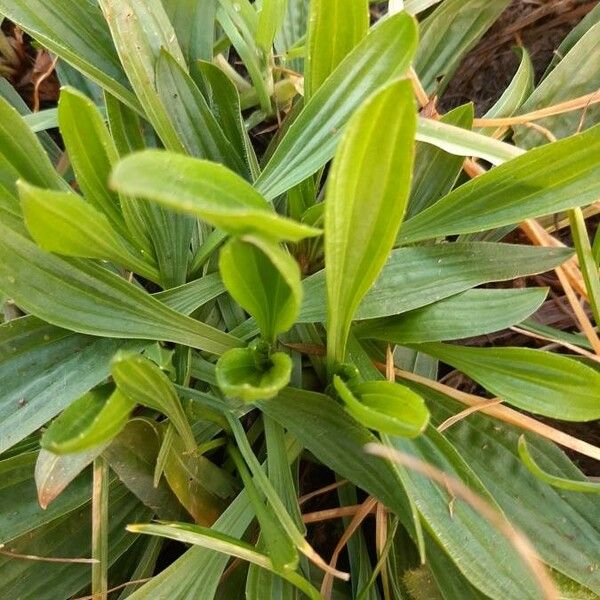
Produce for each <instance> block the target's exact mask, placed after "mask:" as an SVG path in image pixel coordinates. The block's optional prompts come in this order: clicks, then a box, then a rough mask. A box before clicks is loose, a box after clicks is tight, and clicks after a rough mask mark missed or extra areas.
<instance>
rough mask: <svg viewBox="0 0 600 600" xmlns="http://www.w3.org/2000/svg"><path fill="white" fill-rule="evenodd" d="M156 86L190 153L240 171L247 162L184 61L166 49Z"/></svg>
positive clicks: (157, 73) (160, 60)
mask: <svg viewBox="0 0 600 600" xmlns="http://www.w3.org/2000/svg"><path fill="white" fill-rule="evenodd" d="M156 88H157V92H158V95H159V96H160V98H161V101H162V103H163V104H164V105H165V106H169V113H170V118H171V122H172V123H173V127H174V128H175V129H176V131H177V135H178V137H179V139H180V140H181V141H182V143H183V145H184V148H185V150H186V153H187V154H189V155H190V156H195V157H197V158H206V159H208V160H211V161H214V162H218V163H221V164H224V165H226V166H228V167H229V168H230V169H233V170H234V171H236V172H238V173H240V172H243V171H244V163H243V161H242V159H241V158H240V157H239V156H238V154H237V151H236V149H235V148H234V147H233V146H232V145H231V143H230V142H229V140H228V139H227V138H226V137H225V134H224V133H223V130H222V129H221V126H220V125H219V123H218V122H217V120H216V119H215V117H214V116H213V113H212V112H211V110H210V108H209V106H208V104H207V103H206V100H205V99H204V96H203V95H202V94H201V93H200V90H199V89H198V87H197V86H196V84H195V83H194V81H193V80H192V78H191V77H190V76H189V75H188V74H187V72H186V71H185V69H184V68H183V67H182V66H181V64H180V63H179V62H178V61H177V60H176V59H175V58H173V56H171V55H170V54H169V53H168V52H166V51H165V50H164V49H162V50H161V52H160V56H159V58H158V62H157V65H156Z"/></svg>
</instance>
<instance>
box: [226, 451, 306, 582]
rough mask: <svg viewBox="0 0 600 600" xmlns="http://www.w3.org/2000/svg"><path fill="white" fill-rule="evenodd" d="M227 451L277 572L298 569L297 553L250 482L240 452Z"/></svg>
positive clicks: (271, 508) (256, 487) (256, 486)
mask: <svg viewBox="0 0 600 600" xmlns="http://www.w3.org/2000/svg"><path fill="white" fill-rule="evenodd" d="M228 451H229V455H230V456H231V458H232V460H233V462H234V464H235V466H236V469H237V471H238V473H239V474H240V477H241V478H242V481H243V482H244V490H245V492H246V494H247V495H248V498H249V499H250V502H251V503H252V508H253V509H254V512H255V513H256V518H257V520H258V523H259V524H260V534H261V537H262V540H263V541H264V543H265V546H266V547H267V551H268V553H269V557H270V558H271V560H272V561H273V564H274V565H275V567H276V568H277V569H278V570H283V571H294V570H296V569H297V567H298V552H297V550H296V548H295V547H294V545H293V544H292V542H291V540H290V538H289V537H288V536H287V535H286V531H285V529H284V528H283V525H282V524H281V522H280V521H279V519H278V518H277V516H276V514H274V510H273V507H271V506H269V504H268V499H267V504H265V499H264V497H263V495H262V494H261V493H260V492H259V486H258V485H256V484H255V483H254V481H253V480H252V475H251V474H250V470H249V469H248V466H247V465H246V463H245V462H244V459H243V458H242V455H241V453H240V450H238V448H236V447H235V446H230V447H229V448H228Z"/></svg>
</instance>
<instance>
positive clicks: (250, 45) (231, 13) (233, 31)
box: [217, 0, 273, 115]
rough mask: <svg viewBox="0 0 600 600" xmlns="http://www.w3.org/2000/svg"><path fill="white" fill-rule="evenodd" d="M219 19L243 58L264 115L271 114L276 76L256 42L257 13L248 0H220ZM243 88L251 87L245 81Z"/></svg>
mask: <svg viewBox="0 0 600 600" xmlns="http://www.w3.org/2000/svg"><path fill="white" fill-rule="evenodd" d="M217 21H218V23H219V25H220V26H221V27H222V28H223V31H224V32H225V35H226V36H227V38H228V39H229V41H230V42H231V45H232V46H233V47H234V48H235V51H236V52H237V54H238V55H239V57H240V58H241V59H242V62H243V63H244V67H245V68H246V70H247V72H248V75H249V76H250V79H251V81H252V85H253V93H254V94H255V95H256V100H257V101H258V103H259V104H260V108H261V110H262V112H263V114H265V115H270V114H271V113H272V105H271V93H272V91H273V76H272V71H271V68H270V65H269V64H268V63H267V60H266V56H265V52H264V51H263V50H262V49H261V48H259V46H258V44H257V43H256V34H257V28H258V15H257V13H256V10H255V8H254V6H253V5H252V4H250V2H249V0H241V1H236V2H234V1H233V0H219V8H218V9H217ZM242 86H243V87H249V86H247V85H246V84H245V83H242Z"/></svg>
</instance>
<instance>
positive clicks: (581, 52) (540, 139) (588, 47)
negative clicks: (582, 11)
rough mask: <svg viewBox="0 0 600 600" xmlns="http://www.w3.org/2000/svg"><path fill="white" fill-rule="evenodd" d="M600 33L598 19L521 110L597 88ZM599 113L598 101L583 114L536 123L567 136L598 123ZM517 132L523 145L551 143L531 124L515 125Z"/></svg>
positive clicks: (531, 108)
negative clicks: (599, 38)
mask: <svg viewBox="0 0 600 600" xmlns="http://www.w3.org/2000/svg"><path fill="white" fill-rule="evenodd" d="M599 35H600V23H596V24H595V25H593V26H592V27H591V28H590V29H589V30H588V31H587V32H586V33H585V34H584V35H583V36H582V37H581V39H580V40H579V41H578V42H577V43H576V44H575V45H574V46H573V48H571V49H570V50H569V52H568V53H567V55H566V56H565V57H564V58H563V59H562V60H561V61H560V62H559V63H558V65H556V67H554V69H552V71H550V73H549V74H548V76H547V77H546V78H545V79H544V80H543V81H542V82H541V83H540V84H539V85H538V86H537V88H536V89H535V90H534V91H533V93H532V94H531V96H529V98H528V99H527V101H526V102H525V103H524V104H523V105H522V106H521V108H520V110H519V114H526V113H529V112H532V111H535V110H538V109H540V108H545V107H546V106H551V105H553V104H558V103H560V102H565V101H567V100H571V99H572V98H577V97H579V96H583V95H585V94H591V93H593V92H596V91H597V90H598V88H599V87H600V69H598V67H597V65H598V61H599V60H600V48H599V47H598V36H599ZM599 117H600V107H598V105H594V106H588V107H587V108H586V109H585V112H584V113H583V114H582V111H580V110H573V111H569V112H565V113H562V114H559V115H556V116H553V117H547V118H545V119H540V120H536V123H537V124H538V125H540V126H542V127H545V128H546V129H548V130H549V131H550V132H551V133H552V135H554V136H555V137H557V138H564V137H567V136H570V135H573V134H574V133H576V132H577V131H579V130H580V129H582V128H583V129H586V128H587V127H591V126H592V125H594V124H596V123H598V120H599ZM582 119H583V120H582ZM514 132H515V135H514V137H515V142H516V143H517V144H518V145H519V146H521V147H522V148H531V147H533V146H539V145H540V144H547V143H548V138H547V137H546V136H544V135H543V134H541V133H539V132H537V131H534V130H533V129H531V128H529V127H525V126H515V127H514Z"/></svg>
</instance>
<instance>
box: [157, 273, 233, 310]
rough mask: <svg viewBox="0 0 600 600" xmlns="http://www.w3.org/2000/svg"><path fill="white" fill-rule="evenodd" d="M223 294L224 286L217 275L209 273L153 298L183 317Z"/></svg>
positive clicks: (159, 293)
mask: <svg viewBox="0 0 600 600" xmlns="http://www.w3.org/2000/svg"><path fill="white" fill-rule="evenodd" d="M223 293H225V286H224V285H223V282H222V281H221V278H220V277H219V274H218V273H210V274H208V275H205V276H204V277H200V278H199V279H195V280H194V281H188V283H184V284H183V285H180V286H179V287H176V288H171V289H170V290H165V291H163V292H158V293H157V294H154V297H155V298H157V299H158V300H160V301H161V302H163V303H164V304H166V305H167V306H169V307H170V308H172V309H173V310H176V311H177V312H179V313H183V314H184V315H189V314H192V313H193V312H194V311H195V310H197V309H198V308H200V307H201V306H203V305H204V304H206V303H207V302H210V301H211V300H214V299H215V298H217V297H218V296H220V295H221V294H223Z"/></svg>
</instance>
